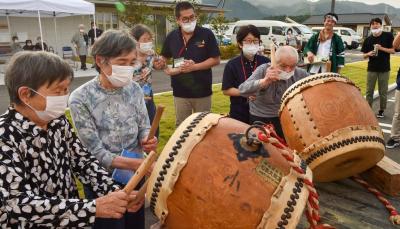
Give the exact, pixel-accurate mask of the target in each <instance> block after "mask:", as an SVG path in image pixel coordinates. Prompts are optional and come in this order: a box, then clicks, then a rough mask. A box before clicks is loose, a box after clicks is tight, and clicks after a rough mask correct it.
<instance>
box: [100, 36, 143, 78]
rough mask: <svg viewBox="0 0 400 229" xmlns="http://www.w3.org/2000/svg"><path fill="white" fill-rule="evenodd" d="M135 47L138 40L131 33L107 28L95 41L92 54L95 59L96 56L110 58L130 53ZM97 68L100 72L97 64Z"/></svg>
mask: <svg viewBox="0 0 400 229" xmlns="http://www.w3.org/2000/svg"><path fill="white" fill-rule="evenodd" d="M135 49H136V42H135V40H134V39H133V38H132V36H131V35H130V34H129V33H127V32H126V31H118V30H107V31H106V32H105V33H103V34H102V35H101V36H100V37H99V39H98V40H97V41H96V42H94V45H93V48H92V55H93V59H94V60H96V56H102V57H104V58H106V59H109V58H113V57H118V56H120V55H121V54H124V53H129V52H131V51H132V50H135ZM94 64H96V61H94ZM96 70H97V71H98V72H100V68H99V66H97V64H96Z"/></svg>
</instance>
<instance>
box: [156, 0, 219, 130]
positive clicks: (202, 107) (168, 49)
mask: <svg viewBox="0 0 400 229" xmlns="http://www.w3.org/2000/svg"><path fill="white" fill-rule="evenodd" d="M175 16H176V21H177V23H178V25H179V28H178V29H176V30H174V31H172V32H170V33H169V34H168V36H167V38H166V39H165V42H164V45H163V48H162V51H161V55H162V56H163V59H169V58H172V63H173V64H172V67H168V68H167V69H166V70H165V73H166V74H168V75H169V76H171V86H172V90H173V95H174V103H175V113H176V126H178V125H179V124H180V123H181V122H182V121H183V120H185V119H186V118H187V117H188V116H189V115H191V114H192V113H193V112H202V111H210V110H211V94H212V90H211V84H212V72H211V68H212V67H213V66H215V65H218V64H219V63H220V52H219V48H218V44H217V40H216V39H215V36H214V34H213V33H212V31H211V30H209V29H206V28H202V27H200V26H196V14H195V12H194V7H193V5H192V4H190V3H189V2H179V3H177V4H176V7H175ZM163 62H165V61H163ZM157 64H158V63H155V65H157Z"/></svg>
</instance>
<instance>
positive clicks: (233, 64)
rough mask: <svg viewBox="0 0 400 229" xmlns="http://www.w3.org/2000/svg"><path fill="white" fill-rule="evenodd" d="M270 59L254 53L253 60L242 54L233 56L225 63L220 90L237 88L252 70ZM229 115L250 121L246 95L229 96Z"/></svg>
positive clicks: (246, 121) (243, 120)
mask: <svg viewBox="0 0 400 229" xmlns="http://www.w3.org/2000/svg"><path fill="white" fill-rule="evenodd" d="M269 62H270V60H269V59H268V58H267V57H265V56H260V55H256V56H255V57H254V60H253V61H250V60H248V59H247V58H246V57H244V56H243V54H242V55H240V56H237V57H234V58H233V59H231V60H229V62H228V63H227V64H226V65H225V69H224V76H223V78H222V90H227V89H229V88H232V87H233V88H239V85H240V84H242V83H243V82H244V81H245V80H246V79H248V78H249V77H250V76H251V74H252V73H253V71H254V70H255V69H256V68H257V67H258V66H260V65H263V64H265V63H269ZM230 101H231V104H230V111H229V116H230V117H231V118H234V119H237V120H239V121H242V122H244V123H249V122H250V119H249V118H250V114H249V103H248V101H247V98H246V97H242V96H231V97H230Z"/></svg>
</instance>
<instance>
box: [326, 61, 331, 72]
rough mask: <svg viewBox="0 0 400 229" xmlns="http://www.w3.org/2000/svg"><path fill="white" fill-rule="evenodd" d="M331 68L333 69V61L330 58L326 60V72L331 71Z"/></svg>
mask: <svg viewBox="0 0 400 229" xmlns="http://www.w3.org/2000/svg"><path fill="white" fill-rule="evenodd" d="M331 70H332V62H331V61H330V60H328V61H327V62H326V72H331Z"/></svg>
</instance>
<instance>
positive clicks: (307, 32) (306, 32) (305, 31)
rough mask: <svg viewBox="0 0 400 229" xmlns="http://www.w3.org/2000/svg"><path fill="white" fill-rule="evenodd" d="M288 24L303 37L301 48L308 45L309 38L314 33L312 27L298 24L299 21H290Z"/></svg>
mask: <svg viewBox="0 0 400 229" xmlns="http://www.w3.org/2000/svg"><path fill="white" fill-rule="evenodd" d="M288 26H289V27H291V28H293V32H294V34H295V35H296V36H297V37H300V39H301V50H303V49H304V47H305V46H306V45H307V42H308V40H310V38H311V36H312V35H313V31H312V30H311V29H310V27H308V26H306V25H303V24H298V23H288Z"/></svg>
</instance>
